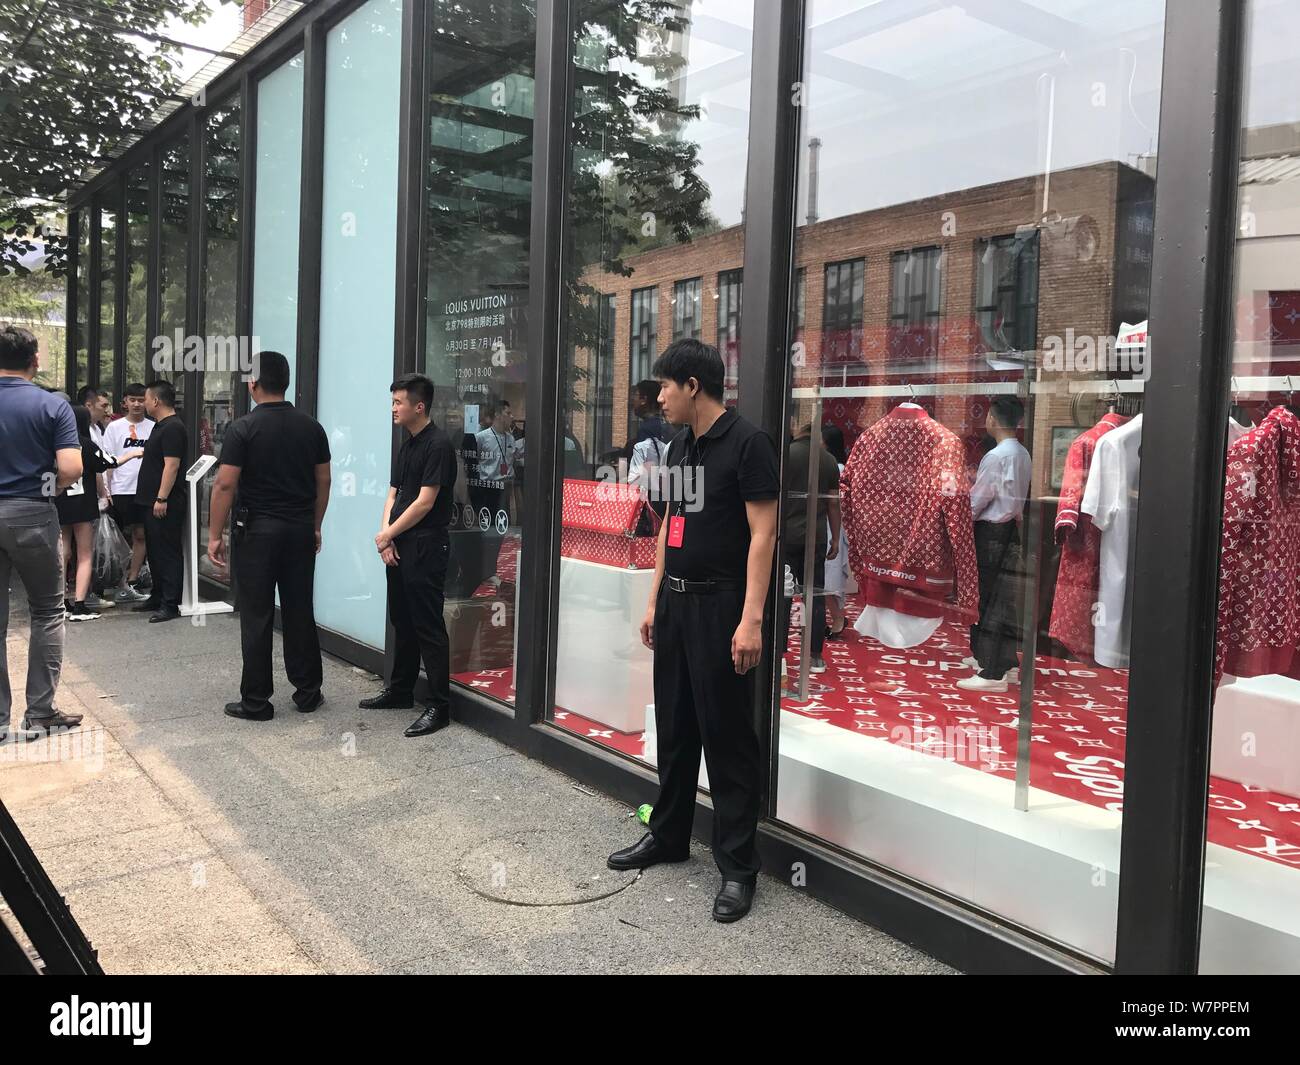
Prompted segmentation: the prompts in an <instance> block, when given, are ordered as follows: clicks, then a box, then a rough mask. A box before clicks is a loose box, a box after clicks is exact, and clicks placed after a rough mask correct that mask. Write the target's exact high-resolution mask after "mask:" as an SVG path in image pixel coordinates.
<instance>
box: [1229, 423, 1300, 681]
mask: <svg viewBox="0 0 1300 1065" xmlns="http://www.w3.org/2000/svg"><path fill="white" fill-rule="evenodd" d="M1225 673H1230V674H1232V675H1233V676H1237V677H1258V676H1262V675H1263V674H1266V673H1280V674H1283V675H1284V676H1289V677H1295V678H1297V679H1300V418H1296V416H1295V415H1294V414H1292V413H1291V412H1290V411H1289V410H1287V409H1286V407H1274V408H1273V410H1271V411H1270V412H1269V414H1268V416H1267V417H1266V418H1264V420H1263V421H1261V422H1260V423H1259V425H1257V426H1256V427H1255V428H1254V429H1252V430H1251V431H1250V432H1248V433H1246V435H1245V436H1242V437H1240V438H1239V439H1238V440H1237V441H1236V442H1235V443H1234V444H1232V446H1231V447H1229V448H1228V473H1227V483H1226V485H1225V486H1224V500H1223V540H1222V543H1221V554H1220V560H1219V613H1218V619H1217V627H1216V639H1215V654H1214V682H1215V684H1218V682H1219V680H1220V678H1221V677H1222V676H1223V674H1225Z"/></svg>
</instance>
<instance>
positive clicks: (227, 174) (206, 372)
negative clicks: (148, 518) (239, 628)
mask: <svg viewBox="0 0 1300 1065" xmlns="http://www.w3.org/2000/svg"><path fill="white" fill-rule="evenodd" d="M239 113H240V108H239V101H238V99H235V100H232V101H230V102H229V103H225V104H221V105H218V106H217V107H215V108H214V109H213V110H212V111H211V112H210V113H209V115H208V117H207V122H206V123H205V125H204V141H205V143H204V157H203V159H204V169H205V174H204V197H205V203H204V215H203V217H204V233H203V262H204V270H203V310H202V314H203V319H202V320H203V334H204V346H205V356H204V365H203V373H202V386H201V394H202V397H203V405H202V407H201V408H200V410H199V433H198V441H197V443H198V448H197V451H196V454H198V455H215V456H217V457H218V458H220V456H221V442H222V440H223V439H224V438H225V435H226V430H227V429H228V428H229V427H230V423H231V422H232V421H233V420H234V417H235V403H236V396H235V389H237V388H243V387H244V385H243V382H242V380H241V376H240V366H241V359H242V358H243V356H244V355H245V353H246V354H247V355H249V356H251V355H252V352H251V351H250V350H248V341H247V339H246V338H242V337H240V336H239V333H238V328H237V325H236V320H235V318H236V303H237V301H238V296H239V240H240V227H241V224H242V219H241V218H240V203H239V197H240V188H239V150H240V145H239V136H240V123H239ZM216 477H217V467H216V466H213V467H212V470H211V472H209V474H208V475H207V477H205V478H204V483H203V484H202V485H201V486H200V489H199V528H200V529H206V528H207V527H208V504H209V501H210V498H211V490H212V484H213V482H214V481H215V480H216ZM199 541H200V542H199V551H200V552H201V555H200V558H199V572H200V573H202V574H203V575H204V576H205V577H210V578H212V579H213V580H216V581H219V582H221V583H223V584H226V583H229V581H230V574H229V572H228V571H227V570H226V569H225V568H220V569H219V568H216V567H214V566H212V565H211V564H210V563H209V562H208V558H207V541H206V538H205V537H202V536H200V537H199Z"/></svg>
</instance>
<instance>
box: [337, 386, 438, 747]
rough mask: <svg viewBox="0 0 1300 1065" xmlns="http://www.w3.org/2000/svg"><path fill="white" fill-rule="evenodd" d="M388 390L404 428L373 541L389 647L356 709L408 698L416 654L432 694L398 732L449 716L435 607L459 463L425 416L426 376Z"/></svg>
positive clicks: (428, 402) (423, 729) (417, 730)
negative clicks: (387, 665) (388, 669)
mask: <svg viewBox="0 0 1300 1065" xmlns="http://www.w3.org/2000/svg"><path fill="white" fill-rule="evenodd" d="M389 390H390V391H391V392H392V396H393V403H392V408H393V424H394V425H398V426H400V427H401V428H402V429H404V430H406V432H405V435H404V437H403V440H402V446H401V448H400V449H399V450H398V452H397V457H396V458H395V459H394V460H393V476H392V480H391V481H390V483H389V490H388V498H387V500H386V501H385V503H384V518H383V523H382V525H381V527H380V530H379V534H378V535H377V536H376V537H375V548H376V550H377V551H378V552H379V557H380V558H381V559H382V560H383V562H384V565H385V566H386V567H387V569H386V570H385V573H386V574H387V577H388V618H389V620H390V621H391V622H392V623H393V629H394V639H395V641H396V647H395V651H394V655H393V670H392V673H391V674H390V676H389V680H388V685H387V687H385V688H384V690H383V691H381V692H380V693H379V694H378V695H376V696H374V697H373V698H370V699H362V700H361V702H360V703H359V704H358V705H359V706H360V707H361V709H362V710H388V709H394V708H396V709H405V708H408V707H411V706H414V705H415V683H416V681H417V680H418V679H419V676H420V661H421V660H422V659H423V661H424V669H425V672H426V673H427V674H428V675H429V687H430V689H432V695H431V702H430V705H429V706H427V707H426V708H425V709H424V710H423V711H422V712H421V714H420V716H419V717H417V718H416V719H415V720H414V721H413V722H411V724H410V725H409V726H408V727H407V729H406V732H405V733H404V735H406V736H428V735H429V734H430V733H433V732H437V731H438V730H439V729H444V728H446V727H447V726H448V725H449V724H451V641H450V639H449V638H448V636H447V623H446V621H445V620H444V618H443V615H442V608H443V601H444V595H445V591H446V582H447V562H448V559H449V557H450V552H451V537H450V532H449V530H448V528H447V527H448V525H449V524H450V522H451V520H452V493H453V490H454V489H455V486H456V475H457V473H458V472H459V468H458V464H457V461H456V450H455V448H453V447H452V446H451V439H450V438H449V437H448V436H447V434H446V433H444V432H443V431H442V430H441V429H439V428H438V427H437V426H436V425H434V424H433V422H431V421H430V420H429V409H430V408H431V407H432V406H433V382H432V381H430V380H429V379H428V378H427V377H425V376H424V375H423V374H418V373H412V374H406V375H405V376H403V377H399V378H398V379H397V380H396V381H394V382H393V383H392V385H390V386H389Z"/></svg>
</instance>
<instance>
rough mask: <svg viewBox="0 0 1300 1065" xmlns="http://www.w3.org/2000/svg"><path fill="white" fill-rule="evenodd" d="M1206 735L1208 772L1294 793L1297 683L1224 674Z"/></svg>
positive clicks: (1298, 760) (1299, 762)
mask: <svg viewBox="0 0 1300 1065" xmlns="http://www.w3.org/2000/svg"><path fill="white" fill-rule="evenodd" d="M1210 736H1211V742H1210V772H1211V773H1212V774H1213V775H1214V776H1216V777H1224V778H1225V779H1227V780H1235V781H1237V783H1239V784H1249V785H1251V786H1252V787H1259V788H1265V789H1267V790H1268V791H1278V792H1281V793H1282V794H1283V795H1300V681H1297V680H1292V679H1291V678H1290V677H1276V676H1268V677H1251V678H1249V679H1247V680H1238V679H1236V678H1233V679H1231V680H1229V679H1228V678H1225V679H1224V683H1223V684H1220V685H1219V690H1218V691H1217V692H1216V693H1215V697H1214V728H1213V730H1212V731H1211V734H1210Z"/></svg>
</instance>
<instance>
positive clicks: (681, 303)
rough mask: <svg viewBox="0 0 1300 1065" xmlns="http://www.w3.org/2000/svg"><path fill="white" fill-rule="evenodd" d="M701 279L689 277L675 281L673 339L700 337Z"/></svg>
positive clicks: (696, 338) (695, 338) (694, 338)
mask: <svg viewBox="0 0 1300 1065" xmlns="http://www.w3.org/2000/svg"><path fill="white" fill-rule="evenodd" d="M700 282H701V279H700V278H698V277H692V278H688V279H687V280H685V281H676V282H674V283H673V339H674V340H681V339H682V338H683V337H690V338H691V339H692V340H699V338H700V289H701V287H702V286H701V284H700Z"/></svg>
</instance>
